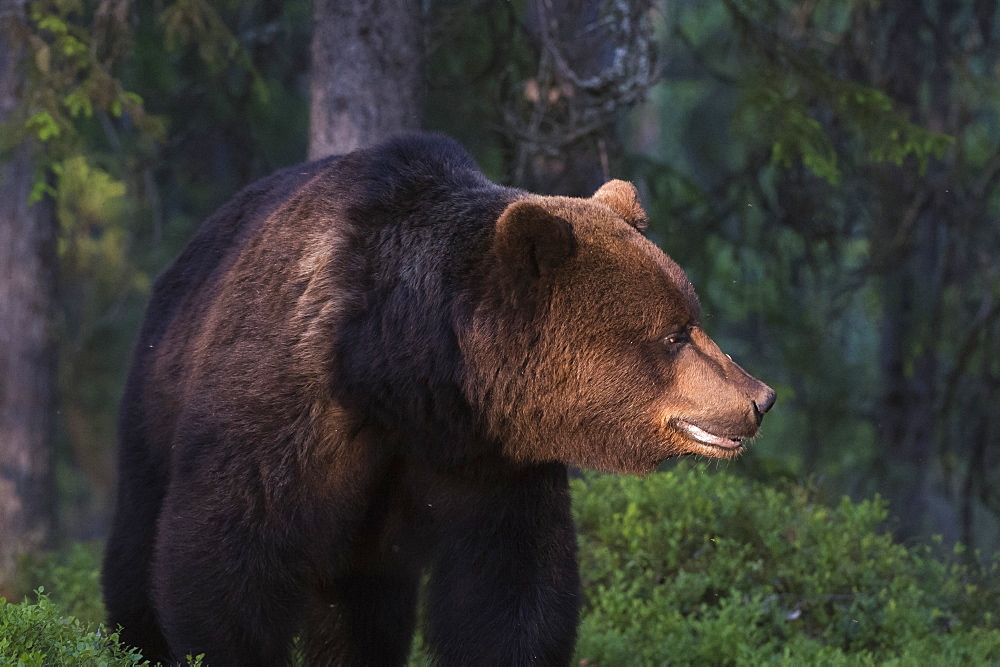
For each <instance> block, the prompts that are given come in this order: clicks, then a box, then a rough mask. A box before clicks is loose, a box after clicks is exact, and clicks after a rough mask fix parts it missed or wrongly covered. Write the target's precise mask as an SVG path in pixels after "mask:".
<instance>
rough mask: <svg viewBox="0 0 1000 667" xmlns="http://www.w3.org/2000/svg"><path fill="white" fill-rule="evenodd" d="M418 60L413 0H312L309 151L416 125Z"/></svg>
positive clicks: (346, 146) (341, 147) (359, 142)
mask: <svg viewBox="0 0 1000 667" xmlns="http://www.w3.org/2000/svg"><path fill="white" fill-rule="evenodd" d="M423 64H424V46H423V27H422V21H421V14H420V3H419V2H418V0H358V1H357V2H340V1H338V0H315V1H314V3H313V37H312V83H311V86H312V90H311V114H310V123H309V124H310V127H309V158H310V159H317V158H321V157H325V156H327V155H337V154H343V153H347V152H350V151H352V150H354V149H355V148H359V147H362V146H367V145H370V144H372V143H375V142H378V141H380V140H382V139H385V138H387V137H389V136H392V135H393V134H397V133H400V132H407V131H413V130H417V129H419V128H420V125H421V121H422V118H423V101H424V77H423Z"/></svg>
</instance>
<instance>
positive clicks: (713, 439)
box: [677, 420, 743, 449]
mask: <svg viewBox="0 0 1000 667" xmlns="http://www.w3.org/2000/svg"><path fill="white" fill-rule="evenodd" d="M677 426H678V427H679V428H680V429H681V430H682V431H684V433H686V434H687V435H688V436H689V437H690V438H691V439H692V440H696V441H697V442H700V443H702V444H705V445H714V446H716V447H725V448H726V449H733V448H736V447H740V446H742V445H743V439H742V438H724V437H722V436H719V435H715V434H714V433H709V432H708V431H706V430H705V429H703V428H700V427H698V426H695V425H694V424H692V423H691V422H686V421H680V420H678V421H677Z"/></svg>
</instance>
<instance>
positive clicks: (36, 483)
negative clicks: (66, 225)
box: [0, 14, 55, 594]
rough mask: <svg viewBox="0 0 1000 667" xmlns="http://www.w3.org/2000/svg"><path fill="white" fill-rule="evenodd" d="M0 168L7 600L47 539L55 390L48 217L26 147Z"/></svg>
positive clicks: (14, 90) (4, 46)
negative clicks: (24, 565)
mask: <svg viewBox="0 0 1000 667" xmlns="http://www.w3.org/2000/svg"><path fill="white" fill-rule="evenodd" d="M16 20H19V17H16V16H15V17H12V16H10V15H9V14H8V15H7V16H6V17H2V18H0V21H2V22H3V25H0V123H3V122H4V121H5V120H7V118H8V117H9V116H10V114H11V112H12V110H13V109H14V108H15V107H16V106H17V103H18V100H19V97H20V94H21V92H22V88H23V86H24V85H25V80H24V68H23V67H22V66H21V58H22V56H23V49H22V48H21V47H20V46H19V45H17V44H16V43H15V42H14V39H16V38H14V37H13V36H12V35H14V34H16V32H17V31H15V30H13V29H12V27H14V26H11V25H10V23H11V22H14V21H16ZM4 158H5V159H7V160H8V161H7V162H5V163H4V164H2V165H0V594H2V593H3V591H4V588H6V592H7V593H11V592H13V586H14V573H15V568H16V565H17V561H18V558H19V557H20V556H21V555H22V554H25V553H28V552H31V551H34V550H36V549H38V548H39V547H41V546H43V545H45V544H46V543H47V542H48V540H49V539H50V537H51V535H52V529H53V525H54V510H55V503H54V498H53V485H52V454H51V442H52V434H53V421H52V416H53V405H54V391H55V381H54V377H55V373H54V371H55V364H54V354H53V352H54V346H53V338H52V328H51V317H50V316H51V313H52V306H53V295H54V285H55V271H54V267H55V245H54V232H55V229H54V224H53V219H54V218H53V215H52V208H51V206H50V205H49V204H48V203H39V204H35V205H33V206H29V205H28V196H29V195H30V193H31V186H32V179H33V177H34V173H35V170H34V165H33V160H32V147H31V143H30V141H27V140H26V141H25V142H23V143H21V144H20V145H19V146H17V147H16V148H15V149H14V150H13V151H12V152H11V153H10V154H9V155H5V156H4Z"/></svg>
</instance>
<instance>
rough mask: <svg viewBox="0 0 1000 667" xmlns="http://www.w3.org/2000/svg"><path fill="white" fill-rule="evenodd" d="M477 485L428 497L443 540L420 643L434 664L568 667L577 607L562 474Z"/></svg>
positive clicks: (553, 468) (510, 474)
mask: <svg viewBox="0 0 1000 667" xmlns="http://www.w3.org/2000/svg"><path fill="white" fill-rule="evenodd" d="M477 477H478V479H475V480H474V481H470V480H469V479H464V480H461V481H457V482H454V481H453V482H452V484H451V485H449V484H444V485H438V488H436V489H435V494H434V495H435V496H436V497H437V498H439V499H440V502H441V504H442V507H441V508H440V514H439V516H438V521H440V525H441V526H443V530H444V532H443V535H442V538H443V543H442V545H441V550H440V551H439V553H438V557H437V558H436V561H435V565H434V567H433V570H432V573H431V581H430V585H429V589H428V642H429V644H430V646H431V649H432V651H433V652H434V654H435V657H436V658H437V660H438V664H440V665H566V664H568V663H569V661H570V659H571V658H572V655H573V648H574V644H575V640H576V624H577V620H578V616H579V609H578V606H579V601H580V576H579V569H578V565H577V561H576V535H575V531H574V528H573V523H572V518H571V515H570V498H569V489H568V481H567V476H566V468H565V466H563V465H559V464H546V465H539V466H532V467H530V468H527V469H521V470H518V471H506V472H504V473H502V474H498V475H497V476H496V477H493V476H492V475H486V474H485V473H481V474H480V475H478V476H477ZM484 478H486V479H485V481H484ZM449 486H452V487H454V488H453V493H451V494H449V493H448V487H449ZM449 496H450V498H449Z"/></svg>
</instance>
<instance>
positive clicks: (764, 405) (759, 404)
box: [753, 385, 778, 426]
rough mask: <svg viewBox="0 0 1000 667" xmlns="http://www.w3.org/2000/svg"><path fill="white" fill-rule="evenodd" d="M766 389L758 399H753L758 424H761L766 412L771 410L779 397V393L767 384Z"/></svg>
mask: <svg viewBox="0 0 1000 667" xmlns="http://www.w3.org/2000/svg"><path fill="white" fill-rule="evenodd" d="M765 389H766V390H767V391H766V392H765V393H764V394H763V395H762V396H759V397H758V398H757V400H755V401H753V414H754V417H756V418H757V425H758V426H760V423H761V421H763V419H764V413H765V412H767V411H768V410H770V409H771V406H772V405H774V402H775V401H776V400H777V399H778V394H776V393H775V392H774V390H773V389H771V388H770V387H768V386H766V385H765Z"/></svg>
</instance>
